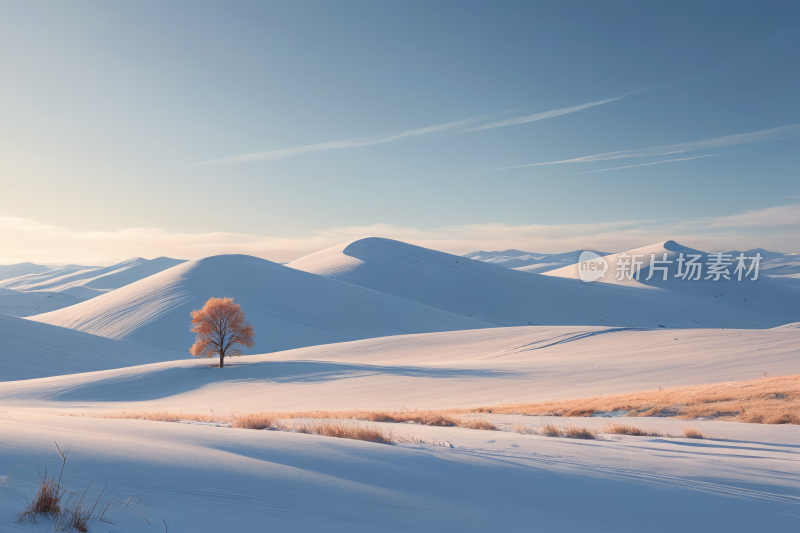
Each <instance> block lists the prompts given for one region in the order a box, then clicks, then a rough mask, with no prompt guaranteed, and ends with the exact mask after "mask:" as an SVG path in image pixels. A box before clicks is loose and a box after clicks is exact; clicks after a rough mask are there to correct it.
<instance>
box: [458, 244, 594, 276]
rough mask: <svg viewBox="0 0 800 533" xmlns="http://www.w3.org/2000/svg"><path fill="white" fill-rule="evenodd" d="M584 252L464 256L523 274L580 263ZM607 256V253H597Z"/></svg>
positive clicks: (470, 254)
mask: <svg viewBox="0 0 800 533" xmlns="http://www.w3.org/2000/svg"><path fill="white" fill-rule="evenodd" d="M583 251H584V250H575V251H574V252H566V253H562V254H539V253H534V252H522V251H520V250H505V251H502V252H482V251H481V252H470V253H468V254H464V257H466V258H467V259H475V260H476V261H483V262H485V263H492V264H493V265H499V266H503V267H506V268H513V269H516V270H521V271H523V272H538V273H540V274H541V273H542V272H547V271H550V270H555V269H557V268H561V267H563V266H567V265H573V264H575V263H577V262H578V257H580V255H581V253H582V252H583ZM597 253H599V254H600V255H606V253H605V252H597Z"/></svg>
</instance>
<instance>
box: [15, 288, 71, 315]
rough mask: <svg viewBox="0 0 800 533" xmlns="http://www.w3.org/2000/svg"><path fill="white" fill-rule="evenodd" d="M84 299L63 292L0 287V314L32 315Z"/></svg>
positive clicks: (67, 305)
mask: <svg viewBox="0 0 800 533" xmlns="http://www.w3.org/2000/svg"><path fill="white" fill-rule="evenodd" d="M85 299H86V298H84V297H81V296H78V295H75V294H70V293H63V292H50V291H37V292H20V291H15V290H11V289H2V288H0V315H13V316H33V315H38V314H40V313H47V312H50V311H55V310H56V309H62V308H64V307H69V306H70V305H75V304H77V303H80V302H82V301H84V300H85Z"/></svg>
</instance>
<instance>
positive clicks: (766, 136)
mask: <svg viewBox="0 0 800 533" xmlns="http://www.w3.org/2000/svg"><path fill="white" fill-rule="evenodd" d="M798 135H800V124H792V125H790V126H783V127H780V128H772V129H769V130H761V131H754V132H750V133H739V134H737V135H727V136H725V137H715V138H713V139H706V140H703V141H693V142H688V143H681V144H668V145H666V146H654V147H652V148H642V149H640V150H622V151H620V152H606V153H604V154H595V155H587V156H583V157H575V158H572V159H562V160H560V161H546V162H543V163H530V164H527V165H516V166H513V167H503V168H495V169H492V170H489V171H486V172H494V171H497V170H511V169H514V168H526V167H539V166H544V165H562V164H565V163H590V162H593V161H608V160H611V159H628V158H632V157H656V156H664V155H674V154H683V153H686V152H695V151H698V150H707V149H710V148H722V147H724V146H732V145H736V144H749V143H757V142H766V141H777V140H780V139H789V138H792V137H797V136H798Z"/></svg>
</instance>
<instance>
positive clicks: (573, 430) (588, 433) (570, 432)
mask: <svg viewBox="0 0 800 533" xmlns="http://www.w3.org/2000/svg"><path fill="white" fill-rule="evenodd" d="M564 436H565V437H569V438H571V439H585V440H589V439H593V438H594V431H592V430H591V429H589V428H582V427H579V426H576V425H574V424H567V427H566V428H565V429H564Z"/></svg>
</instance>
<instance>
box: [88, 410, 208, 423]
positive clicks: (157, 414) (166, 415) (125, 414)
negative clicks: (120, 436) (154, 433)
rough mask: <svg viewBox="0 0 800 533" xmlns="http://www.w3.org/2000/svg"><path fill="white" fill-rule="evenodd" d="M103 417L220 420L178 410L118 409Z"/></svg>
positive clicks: (159, 419) (167, 420)
mask: <svg viewBox="0 0 800 533" xmlns="http://www.w3.org/2000/svg"><path fill="white" fill-rule="evenodd" d="M102 418H128V419H137V420H153V421H156V422H175V421H177V420H190V421H192V422H218V421H219V420H218V418H217V417H215V416H214V415H206V414H197V413H184V412H183V411H178V412H177V413H175V412H171V411H152V412H147V411H146V412H135V411H117V412H115V413H106V414H104V415H102Z"/></svg>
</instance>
